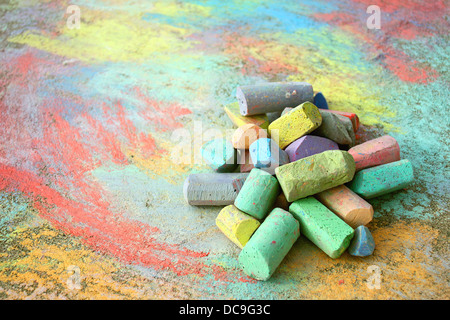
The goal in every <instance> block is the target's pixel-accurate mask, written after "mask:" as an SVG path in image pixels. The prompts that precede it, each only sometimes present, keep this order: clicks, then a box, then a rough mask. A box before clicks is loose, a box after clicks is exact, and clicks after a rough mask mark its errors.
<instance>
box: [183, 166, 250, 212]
mask: <svg viewBox="0 0 450 320" xmlns="http://www.w3.org/2000/svg"><path fill="white" fill-rule="evenodd" d="M248 175H249V174H248V173H193V174H191V175H189V176H188V177H187V178H186V180H185V182H184V186H183V194H184V199H185V200H186V202H187V203H188V204H189V205H191V206H226V205H230V204H233V203H234V201H235V200H236V197H237V196H238V193H239V191H240V190H241V188H242V186H243V185H244V182H245V179H246V178H247V177H248Z"/></svg>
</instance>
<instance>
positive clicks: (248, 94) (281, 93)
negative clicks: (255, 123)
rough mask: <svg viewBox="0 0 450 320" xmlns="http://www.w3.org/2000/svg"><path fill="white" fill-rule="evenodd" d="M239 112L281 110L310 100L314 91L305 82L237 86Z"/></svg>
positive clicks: (247, 113)
mask: <svg viewBox="0 0 450 320" xmlns="http://www.w3.org/2000/svg"><path fill="white" fill-rule="evenodd" d="M236 98H237V100H238V102H239V107H240V112H241V115H243V116H249V115H255V114H262V113H270V112H282V111H283V110H284V108H294V107H296V106H298V105H300V104H302V103H303V102H306V101H309V102H312V101H313V99H314V91H313V88H312V85H311V84H309V83H306V82H269V83H263V84H257V85H248V86H239V87H238V88H237V90H236Z"/></svg>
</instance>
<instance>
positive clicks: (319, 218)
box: [289, 197, 354, 259]
mask: <svg viewBox="0 0 450 320" xmlns="http://www.w3.org/2000/svg"><path fill="white" fill-rule="evenodd" d="M289 212H290V213H292V215H293V216H294V217H295V218H296V219H297V220H298V221H299V222H300V232H301V233H302V234H303V235H304V236H305V237H306V238H308V239H309V240H310V241H312V242H313V243H314V244H315V245H316V246H318V247H319V248H320V249H322V251H323V252H325V253H326V254H327V255H328V256H329V257H330V258H333V259H336V258H339V257H340V255H341V254H342V253H343V252H344V251H345V249H347V248H348V246H349V245H350V241H351V239H352V238H353V235H354V231H353V228H352V227H350V226H349V225H348V224H346V223H345V222H344V221H343V220H341V219H340V218H339V217H338V216H336V215H335V214H334V213H333V212H331V211H330V210H329V209H328V208H327V207H325V206H324V205H323V204H321V203H320V202H319V201H318V200H317V199H315V198H314V197H307V198H304V199H300V200H296V201H294V202H293V203H292V204H291V206H290V207H289Z"/></svg>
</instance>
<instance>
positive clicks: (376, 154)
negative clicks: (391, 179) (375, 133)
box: [348, 135, 400, 171]
mask: <svg viewBox="0 0 450 320" xmlns="http://www.w3.org/2000/svg"><path fill="white" fill-rule="evenodd" d="M348 152H349V153H350V154H351V155H352V156H353V158H354V159H355V164H356V171H359V170H362V169H365V168H370V167H375V166H379V165H382V164H386V163H390V162H395V161H399V160H400V146H399V145H398V142H397V140H395V139H394V138H393V137H391V136H388V135H385V136H382V137H379V138H376V139H373V140H369V141H366V142H364V143H361V144H359V145H357V146H354V147H353V148H350V149H349V150H348Z"/></svg>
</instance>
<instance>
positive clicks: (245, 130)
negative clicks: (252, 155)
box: [231, 123, 267, 149]
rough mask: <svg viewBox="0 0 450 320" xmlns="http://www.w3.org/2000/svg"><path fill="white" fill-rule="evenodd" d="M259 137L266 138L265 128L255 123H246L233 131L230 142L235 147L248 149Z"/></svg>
mask: <svg viewBox="0 0 450 320" xmlns="http://www.w3.org/2000/svg"><path fill="white" fill-rule="evenodd" d="M260 138H267V130H264V129H261V127H258V126H257V125H256V124H253V123H247V124H244V125H242V126H240V127H239V128H237V129H236V130H235V131H234V133H233V137H232V138H231V143H232V144H233V147H234V148H236V149H248V148H250V145H251V144H252V143H253V142H255V141H256V140H258V139H260Z"/></svg>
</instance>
